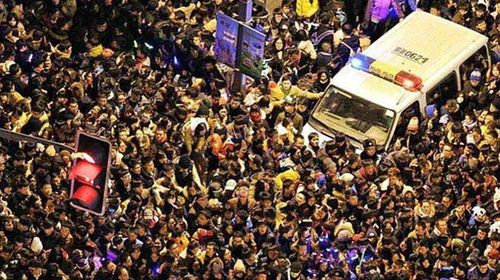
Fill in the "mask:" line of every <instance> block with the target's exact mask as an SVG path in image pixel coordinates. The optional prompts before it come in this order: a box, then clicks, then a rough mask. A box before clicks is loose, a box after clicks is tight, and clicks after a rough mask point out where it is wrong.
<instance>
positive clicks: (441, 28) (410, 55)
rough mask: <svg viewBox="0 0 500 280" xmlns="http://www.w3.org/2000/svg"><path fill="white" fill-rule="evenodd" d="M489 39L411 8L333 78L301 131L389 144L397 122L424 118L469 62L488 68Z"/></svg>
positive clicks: (457, 84) (455, 87) (458, 82)
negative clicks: (396, 23) (341, 135)
mask: <svg viewBox="0 0 500 280" xmlns="http://www.w3.org/2000/svg"><path fill="white" fill-rule="evenodd" d="M487 42H488V38H487V37H486V36H483V35H481V34H479V33H477V32H475V31H472V30H470V29H468V28H466V27H463V26H461V25H458V24H455V23H453V22H451V21H448V20H446V19H443V18H440V17H436V16H433V15H431V14H429V13H426V12H422V11H416V12H413V13H412V14H411V15H409V16H408V17H407V18H406V19H405V20H404V21H403V22H401V23H399V24H398V25H396V26H395V27H394V28H392V29H391V30H390V31H389V32H387V33H386V34H384V35H383V36H382V37H381V38H380V39H378V40H377V41H376V42H375V43H373V45H371V46H370V47H369V48H368V49H366V51H364V52H363V53H361V54H355V55H354V56H353V57H352V58H351V61H350V63H349V64H348V65H346V66H345V67H344V68H342V70H340V72H339V73H338V74H337V75H335V77H333V79H332V82H331V85H330V86H329V87H328V88H327V90H326V91H325V93H324V95H323V97H322V99H321V100H320V101H319V102H318V103H317V104H316V106H315V108H314V110H313V112H312V114H311V117H310V118H309V121H308V123H307V124H306V125H305V126H304V129H303V131H302V135H303V136H304V138H305V139H306V141H307V137H308V135H309V134H310V133H311V132H318V133H319V135H320V142H323V141H325V140H328V139H329V138H330V137H331V135H333V134H335V133H336V132H343V133H345V135H346V136H348V137H349V138H350V139H351V143H353V144H354V145H355V146H357V147H361V142H362V141H363V140H365V139H367V138H373V139H375V141H376V142H377V145H380V146H384V148H385V149H387V148H388V147H389V145H390V144H391V141H393V140H394V139H395V137H393V136H394V133H395V131H396V128H397V126H398V125H403V124H405V121H406V123H407V121H408V120H409V119H408V117H412V116H418V117H422V116H423V114H424V113H425V108H426V106H427V104H428V103H429V104H431V103H432V102H436V100H435V98H434V97H438V98H449V97H450V93H456V92H457V91H459V90H461V89H462V84H463V82H464V79H465V78H468V77H465V76H466V75H467V74H465V75H464V73H467V71H469V73H470V64H471V63H472V62H473V61H480V62H481V63H482V64H483V66H484V67H483V68H484V69H483V70H484V72H483V73H485V72H486V71H487V70H488V69H489V67H490V65H491V62H490V55H489V53H488V47H487ZM445 101H446V100H445ZM402 116H404V117H402ZM398 131H399V130H398Z"/></svg>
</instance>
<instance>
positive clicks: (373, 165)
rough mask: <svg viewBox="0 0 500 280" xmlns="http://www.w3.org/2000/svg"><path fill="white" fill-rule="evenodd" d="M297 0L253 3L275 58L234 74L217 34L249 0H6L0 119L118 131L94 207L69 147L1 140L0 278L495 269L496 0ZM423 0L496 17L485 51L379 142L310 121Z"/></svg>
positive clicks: (484, 272) (447, 10) (441, 9)
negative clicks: (81, 197) (426, 110)
mask: <svg viewBox="0 0 500 280" xmlns="http://www.w3.org/2000/svg"><path fill="white" fill-rule="evenodd" d="M254 2H258V1H254ZM299 2H306V1H300V0H299V1H290V0H285V1H283V3H282V5H280V6H279V7H278V8H276V9H274V10H272V11H266V9H264V8H263V7H261V6H260V5H257V4H254V10H253V21H252V25H253V26H254V27H255V28H257V29H259V30H261V31H262V32H263V33H265V34H266V35H267V47H266V52H265V62H266V65H267V67H266V71H264V73H263V77H262V78H261V79H260V80H255V81H252V80H249V82H248V83H247V84H246V85H244V88H243V90H242V91H238V92H234V91H232V90H231V89H232V88H231V83H232V80H233V73H232V70H231V69H229V68H228V67H225V66H223V65H220V64H218V63H217V58H216V57H214V53H213V49H214V48H213V47H214V38H215V36H214V33H215V29H216V23H215V14H216V13H217V12H218V11H222V12H224V13H226V14H229V15H237V14H238V1H237V0H225V1H222V0H198V1H196V0H0V75H1V76H0V127H2V128H5V129H9V130H12V131H15V132H21V133H24V134H31V135H35V136H38V137H43V138H46V139H50V140H54V141H57V142H60V143H66V144H69V145H73V143H74V140H75V135H76V132H77V131H79V130H83V131H86V132H89V133H92V134H95V135H99V136H101V137H104V138H107V139H109V140H110V141H111V142H112V144H113V154H112V158H113V160H112V167H111V180H110V183H109V197H108V201H107V210H106V214H105V215H103V216H94V215H90V214H89V213H86V212H82V211H79V210H75V209H74V208H73V207H70V206H69V201H68V192H69V181H68V179H67V175H68V171H69V168H70V167H71V161H72V160H71V159H72V155H71V153H70V152H69V151H65V150H59V149H56V148H55V147H53V146H50V145H49V146H47V145H41V144H32V143H24V142H13V141H7V140H0V279H28V280H31V279H39V280H49V279H50V280H58V279H103V280H104V279H120V280H126V279H135V280H139V279H259V280H265V279H403V280H404V279H419V280H421V279H480V280H482V279H488V280H493V279H500V277H499V276H498V275H499V271H500V269H499V268H500V266H499V259H500V212H499V210H500V209H499V207H500V187H499V186H498V179H497V177H498V163H499V157H498V155H499V153H498V152H499V148H500V147H499V141H498V132H499V124H500V123H499V118H498V110H499V108H500V96H499V93H498V92H499V91H498V89H499V86H500V84H499V77H500V46H499V39H500V36H499V34H500V16H499V15H498V13H499V12H500V2H499V1H495V0H489V1H484V0H483V1H478V0H470V1H468V0H467V1H465V0H464V1H461V0H458V1H457V0H421V1H412V0H403V1H398V0H386V1H382V0H380V1H379V0H373V1H372V0H369V1H363V0H345V1H340V0H339V1H327V0H324V1H318V0H310V1H309V0H308V1H307V2H306V3H305V4H304V3H299ZM299 4H300V5H306V6H300V9H299V7H297V6H298V5H299ZM415 9H422V10H424V11H427V12H430V13H432V14H434V15H437V16H441V17H444V18H447V19H449V20H452V21H454V22H456V23H458V24H462V25H465V26H467V27H469V28H471V29H473V30H475V31H477V32H480V33H482V34H484V35H486V36H488V37H489V39H490V40H489V52H490V57H491V61H492V65H491V68H490V69H487V68H482V69H481V68H480V67H481V65H473V67H472V68H471V69H462V70H463V73H462V76H463V77H462V78H464V90H463V91H460V92H449V93H448V96H449V99H448V100H445V102H443V104H435V107H434V110H433V111H432V112H430V114H426V116H425V118H424V117H423V116H422V117H420V118H419V119H418V121H417V122H415V121H412V122H410V123H409V125H408V129H407V130H405V131H402V133H401V137H400V138H399V139H397V141H395V144H394V145H392V146H391V148H390V149H389V150H387V151H382V150H381V149H379V148H378V146H377V143H375V142H374V141H373V140H371V139H368V140H366V141H364V143H363V145H364V150H363V151H362V153H361V154H360V155H359V154H356V153H355V152H354V151H355V149H354V147H353V145H352V144H351V143H350V141H351V140H350V139H349V138H348V137H346V136H345V135H343V134H342V133H339V134H337V135H336V136H335V137H334V138H333V139H332V140H330V141H328V142H325V143H320V142H319V141H318V139H319V138H318V135H317V134H315V133H312V134H310V135H305V136H302V135H301V131H302V128H303V126H304V124H305V123H306V122H307V120H308V117H309V113H310V112H311V108H312V107H313V106H314V104H315V102H316V101H317V100H318V99H319V98H320V97H321V94H322V93H323V92H324V90H325V88H326V87H327V86H328V84H329V81H330V79H331V77H332V76H333V75H335V73H336V72H337V71H338V70H339V69H340V68H341V67H343V66H344V65H345V64H346V63H347V62H348V61H349V57H350V55H351V54H352V52H353V51H358V50H359V49H365V48H367V47H368V46H369V45H370V43H371V42H372V41H374V40H376V39H377V38H378V37H380V36H381V35H382V34H384V32H386V31H387V29H389V28H391V26H394V25H395V24H397V22H398V21H400V20H404V18H405V17H406V16H407V15H408V14H410V13H411V12H412V11H414V10H415ZM450 36H457V37H459V36H460V34H450ZM475 68H478V69H480V70H477V69H475ZM306 140H307V141H306Z"/></svg>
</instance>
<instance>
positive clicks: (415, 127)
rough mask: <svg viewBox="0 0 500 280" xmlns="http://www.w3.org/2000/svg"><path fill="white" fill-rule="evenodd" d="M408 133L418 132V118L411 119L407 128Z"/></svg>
mask: <svg viewBox="0 0 500 280" xmlns="http://www.w3.org/2000/svg"><path fill="white" fill-rule="evenodd" d="M407 129H408V131H411V132H417V131H418V117H412V118H411V119H410V122H409V123H408V127H407Z"/></svg>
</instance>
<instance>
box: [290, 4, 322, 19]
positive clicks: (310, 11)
mask: <svg viewBox="0 0 500 280" xmlns="http://www.w3.org/2000/svg"><path fill="white" fill-rule="evenodd" d="M295 9H296V10H295V11H296V12H297V15H298V16H300V17H306V18H309V17H312V16H313V15H314V14H315V13H316V12H317V11H319V1H318V0H297V4H296V6H295Z"/></svg>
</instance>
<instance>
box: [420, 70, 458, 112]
mask: <svg viewBox="0 0 500 280" xmlns="http://www.w3.org/2000/svg"><path fill="white" fill-rule="evenodd" d="M457 92H458V87H457V75H456V74H455V71H453V72H451V73H450V74H449V75H448V76H446V78H445V79H444V80H443V81H441V83H440V84H438V85H437V86H436V87H434V89H432V90H430V91H428V92H427V95H426V100H427V105H429V104H435V105H436V107H438V108H439V107H441V106H442V105H443V104H444V103H445V102H446V100H448V99H451V98H454V97H455V96H456V94H457Z"/></svg>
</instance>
